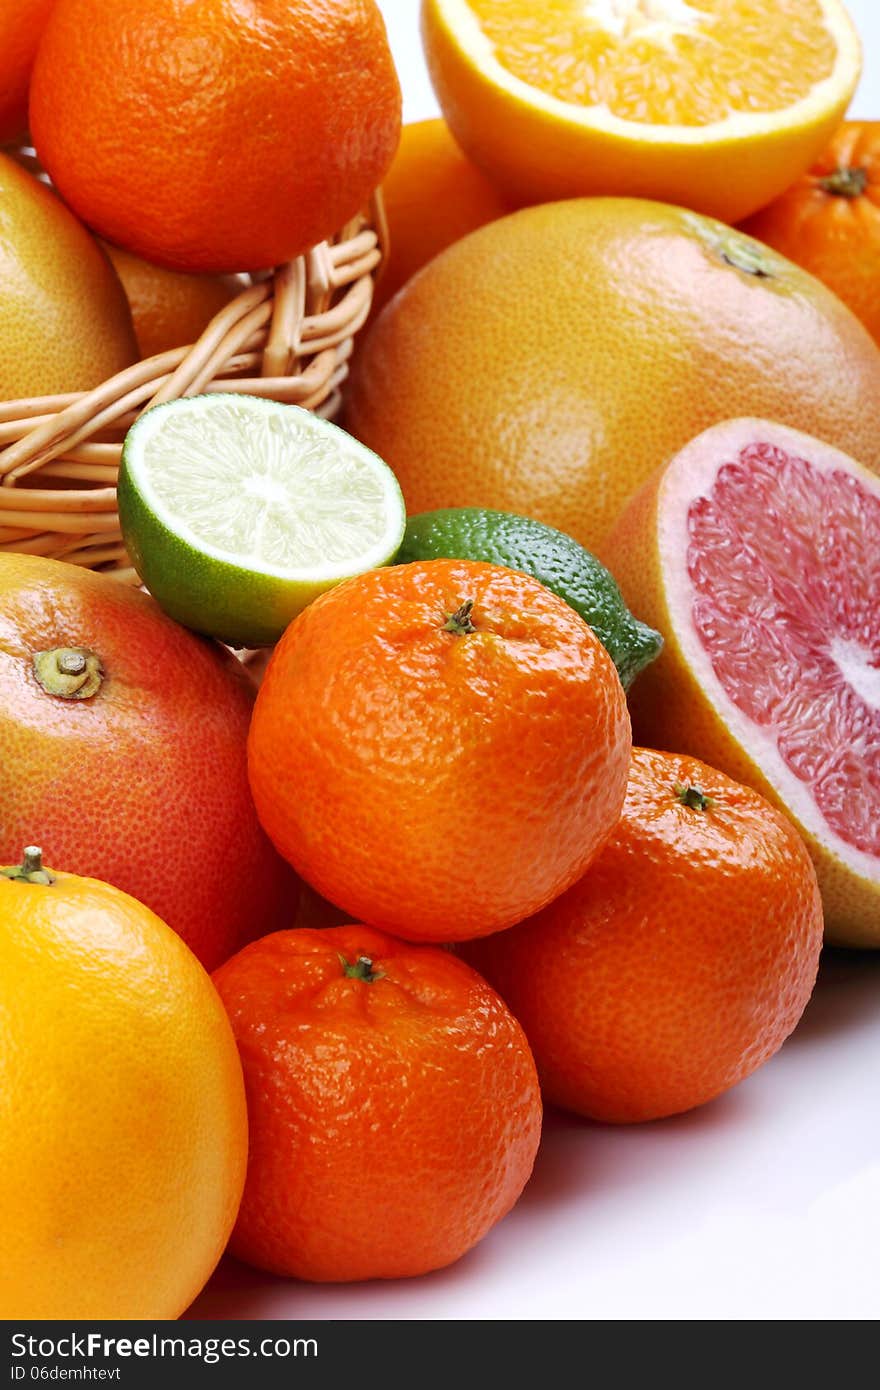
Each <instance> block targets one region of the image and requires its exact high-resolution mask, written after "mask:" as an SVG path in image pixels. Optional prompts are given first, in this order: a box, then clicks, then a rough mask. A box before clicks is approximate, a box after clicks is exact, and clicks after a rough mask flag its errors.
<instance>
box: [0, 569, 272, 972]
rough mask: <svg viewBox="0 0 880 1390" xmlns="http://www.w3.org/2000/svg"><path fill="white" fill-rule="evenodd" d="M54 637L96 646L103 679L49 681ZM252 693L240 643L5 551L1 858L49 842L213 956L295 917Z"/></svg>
mask: <svg viewBox="0 0 880 1390" xmlns="http://www.w3.org/2000/svg"><path fill="white" fill-rule="evenodd" d="M57 647H85V648H87V649H90V650H93V651H95V652H97V653H98V655H99V656H100V658H101V661H102V663H103V667H104V671H105V679H104V682H103V684H102V686H101V688H100V689H99V691H98V692H97V694H95V695H94V696H92V697H91V698H90V699H87V700H81V701H77V700H66V699H62V698H60V697H58V696H56V695H50V694H47V693H46V691H45V690H44V689H43V688H42V686H41V685H40V684H39V683H38V682H37V679H36V677H35V675H34V671H33V662H32V656H33V653H34V652H38V651H51V650H53V649H55V648H57ZM253 699H254V692H253V688H252V686H251V684H250V682H249V680H248V677H247V675H246V674H245V672H244V669H243V668H242V667H241V665H240V663H239V662H237V661H236V660H235V658H234V657H232V656H231V655H230V654H229V653H228V652H226V651H225V650H224V649H222V648H221V647H219V646H217V645H215V644H213V643H210V642H207V641H205V640H203V639H202V638H199V637H195V636H194V635H193V634H192V633H190V632H187V631H186V630H185V629H184V628H181V627H178V625H177V624H176V623H174V622H172V621H171V619H170V618H167V617H166V616H165V615H164V613H162V611H161V610H160V608H159V606H158V605H157V604H156V603H155V602H154V601H153V600H152V599H151V598H148V597H147V596H146V595H145V594H143V593H140V592H139V591H137V590H134V589H129V588H127V587H126V586H124V585H122V584H119V583H118V582H116V581H115V580H112V579H108V578H107V577H106V576H102V575H96V574H92V573H91V572H89V571H87V570H84V569H80V568H78V567H76V566H74V565H64V564H61V563H60V562H58V561H55V560H43V559H39V558H36V557H33V556H28V555H11V554H3V555H0V745H2V748H3V759H2V762H0V863H16V862H17V861H18V860H19V858H20V856H21V849H22V845H25V844H32V843H38V844H40V845H41V846H42V848H43V851H44V855H45V858H46V861H47V863H50V864H53V865H58V866H59V867H61V868H63V869H64V870H66V871H68V872H71V873H78V874H85V875H88V876H89V877H91V878H100V879H103V880H105V881H106V882H108V883H112V884H115V886H116V887H117V888H121V889H123V890H124V891H125V892H127V893H130V894H131V895H132V896H133V897H136V898H138V899H139V900H140V901H141V902H144V903H146V904H147V906H149V907H151V908H152V909H153V911H154V912H156V913H157V914H158V915H159V916H160V917H161V918H162V919H163V921H166V922H167V923H168V924H169V926H171V927H173V928H174V930H175V931H176V932H178V933H179V934H180V936H182V937H183V939H184V940H185V941H186V942H187V944H188V945H189V946H190V947H191V948H192V950H193V951H194V952H195V954H196V955H197V956H198V957H199V959H200V960H201V961H202V963H203V965H205V966H206V968H208V969H212V968H213V967H214V966H215V965H219V963H220V962H221V961H222V960H225V959H226V957H227V956H229V955H231V954H232V952H233V951H235V950H236V949H237V948H238V947H239V946H240V945H242V944H243V943H244V942H245V941H249V940H250V939H251V938H252V937H254V936H258V935H260V934H261V933H262V932H265V931H270V930H272V929H274V928H275V927H277V926H279V925H286V923H287V921H289V920H292V918H293V914H294V913H295V910H296V881H295V879H294V876H293V875H292V874H291V873H290V871H289V870H288V868H287V866H286V865H285V864H284V863H283V862H282V861H281V860H280V859H279V858H278V856H277V855H276V854H275V852H274V850H273V849H272V846H271V845H270V843H269V841H268V840H267V838H266V836H265V835H264V833H263V831H262V830H261V829H260V826H259V823H258V821H257V816H256V812H255V810H254V806H253V802H252V800H251V796H250V792H249V790H248V782H247V771H246V762H245V741H246V737H247V729H248V723H249V720H250V716H251V709H252V706H253ZM288 914H289V916H288Z"/></svg>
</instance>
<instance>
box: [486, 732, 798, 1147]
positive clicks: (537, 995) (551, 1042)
mask: <svg viewBox="0 0 880 1390" xmlns="http://www.w3.org/2000/svg"><path fill="white" fill-rule="evenodd" d="M821 946H822V906H821V902H820V899H819V889H818V886H817V883H816V874H815V871H814V869H813V865H812V863H811V861H810V857H809V855H808V854H807V851H806V848H805V846H804V845H803V843H802V841H801V839H800V837H799V836H798V834H797V832H796V830H795V829H794V826H793V825H792V824H791V822H790V821H788V820H787V818H786V817H785V816H783V815H782V814H781V813H780V812H779V811H777V810H775V808H774V807H772V806H771V805H770V804H769V802H767V801H765V800H764V798H763V797H762V796H760V795H759V794H758V793H757V792H754V791H752V790H750V789H748V788H746V787H743V786H740V785H739V784H738V783H736V782H734V781H732V780H731V779H730V778H729V777H726V776H725V775H724V774H723V773H721V772H717V771H715V769H714V768H711V767H708V766H707V765H706V764H705V763H702V762H698V761H697V760H696V759H695V758H688V757H684V756H680V755H678V754H674V753H658V752H654V751H652V750H649V749H644V748H634V749H633V755H632V767H631V771H630V780H629V787H628V789H627V795H626V802H625V804H624V808H623V813H622V815H621V818H620V822H619V824H618V825H617V827H616V829H615V831H614V833H613V835H612V836H611V838H610V839H609V841H608V843H607V844H606V846H605V848H604V849H603V851H602V853H601V854H600V855H599V857H598V858H597V859H596V861H595V863H594V864H593V865H592V867H591V868H590V869H589V871H588V872H587V873H586V874H585V875H584V877H583V878H582V879H580V881H579V882H578V883H576V884H575V885H574V887H573V888H571V889H570V890H569V891H568V892H567V893H565V894H563V896H562V897H560V898H558V899H557V900H556V901H555V902H554V903H552V904H551V905H550V906H549V907H548V908H546V909H545V910H544V911H543V912H540V913H538V914H537V915H536V916H534V917H532V918H530V919H529V920H528V921H526V922H523V923H522V924H521V925H520V926H517V927H514V929H513V930H512V931H510V932H503V933H501V934H500V935H498V936H493V937H490V938H488V939H487V940H485V941H479V942H472V943H468V945H467V946H466V947H465V948H462V949H463V953H464V954H465V956H466V959H468V960H469V961H471V963H472V964H473V965H475V966H476V967H477V969H478V970H480V971H481V972H482V973H483V974H484V975H485V976H486V978H487V979H488V980H489V981H490V983H491V984H493V985H494V987H495V988H496V989H497V990H498V991H499V993H500V994H501V995H502V997H503V998H504V999H505V1000H506V1001H507V1003H508V1004H509V1005H510V1007H511V1009H513V1011H514V1013H515V1014H516V1016H517V1018H518V1019H519V1020H520V1022H521V1023H522V1025H523V1028H524V1029H525V1032H526V1036H527V1037H528V1039H529V1042H530V1044H531V1046H532V1049H533V1052H534V1055H535V1060H536V1062H537V1064H538V1071H539V1074H540V1076H541V1083H542V1086H543V1089H544V1096H545V1099H547V1100H549V1101H553V1102H554V1103H555V1104H557V1105H561V1106H563V1107H565V1108H566V1109H568V1110H574V1111H576V1112H577V1113H578V1114H581V1115H586V1116H589V1117H590V1118H592V1119H597V1120H607V1121H614V1122H618V1123H631V1122H634V1121H638V1120H652V1119H657V1118H659V1117H661V1116H665V1115H674V1114H676V1113H678V1112H679V1111H683V1110H690V1109H691V1108H692V1107H693V1106H696V1105H702V1104H703V1103H704V1102H705V1101H708V1100H711V1099H712V1098H713V1097H714V1096H717V1095H719V1094H720V1093H721V1092H722V1091H726V1090H727V1089H728V1087H730V1086H733V1085H735V1084H736V1083H737V1082H738V1081H741V1080H742V1079H743V1077H746V1076H748V1075H749V1074H750V1073H751V1072H753V1071H754V1070H755V1068H756V1067H758V1066H760V1065H761V1063H762V1062H765V1061H766V1060H767V1058H768V1057H770V1056H772V1055H773V1053H774V1052H776V1051H777V1049H778V1048H779V1047H781V1045H782V1043H783V1042H784V1041H785V1039H786V1038H787V1037H788V1035H789V1034H790V1033H791V1031H792V1029H793V1028H794V1027H795V1025H796V1024H797V1022H798V1020H799V1018H800V1016H801V1014H802V1013H803V1011H804V1008H805V1006H806V1004H807V1001H808V999H809V997H810V994H811V992H812V989H813V984H814V981H815V978H816V971H817V968H818V963H819V952H820V950H821Z"/></svg>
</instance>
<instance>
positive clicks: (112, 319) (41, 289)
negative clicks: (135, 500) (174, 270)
mask: <svg viewBox="0 0 880 1390" xmlns="http://www.w3.org/2000/svg"><path fill="white" fill-rule="evenodd" d="M136 359H137V343H136V342H135V336H134V329H133V328H132V323H131V314H130V312H129V308H128V301H127V300H126V298H125V291H124V290H123V288H122V286H121V284H120V283H119V279H118V277H117V275H116V272H115V271H114V270H113V267H112V266H111V265H110V262H109V261H108V260H107V257H106V256H105V255H104V253H103V251H102V250H101V248H100V247H99V246H98V244H97V242H96V241H95V240H94V238H93V237H92V236H91V235H90V234H89V232H87V231H86V229H85V227H83V226H82V225H81V223H79V222H78V221H77V219H76V218H75V217H74V215H73V213H72V212H70V211H69V210H68V209H67V208H66V207H65V206H64V204H63V203H62V202H61V201H60V200H59V199H58V198H57V197H56V196H55V194H54V193H52V192H51V191H50V190H49V189H48V188H47V187H46V186H45V185H44V184H42V183H39V182H38V181H37V179H35V178H33V177H32V176H31V175H30V174H28V173H27V172H26V171H25V170H24V169H22V168H20V166H19V165H18V164H16V163H14V162H13V160H11V159H9V158H7V157H6V156H5V155H2V154H0V400H10V399H16V398H17V397H19V396H44V395H53V394H55V393H56V392H62V391H88V390H89V389H90V388H91V387H92V386H97V385H98V384H99V382H101V381H103V379H104V378H105V377H107V376H112V375H113V373H114V372H118V371H121V370H122V368H123V367H127V366H129V364H130V363H132V362H134V361H135V360H136Z"/></svg>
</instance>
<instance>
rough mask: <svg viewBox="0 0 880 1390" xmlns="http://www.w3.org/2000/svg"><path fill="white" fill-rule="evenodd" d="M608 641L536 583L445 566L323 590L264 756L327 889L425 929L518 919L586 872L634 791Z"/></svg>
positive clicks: (504, 573) (262, 774) (377, 917)
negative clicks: (629, 788)
mask: <svg viewBox="0 0 880 1390" xmlns="http://www.w3.org/2000/svg"><path fill="white" fill-rule="evenodd" d="M629 750H630V726H629V715H628V713H627V708H626V699H625V697H624V694H623V687H622V686H621V684H620V681H619V679H618V676H617V672H616V670H615V668H614V665H613V663H612V661H611V658H610V657H609V656H608V654H607V652H606V651H605V649H604V647H603V646H602V644H601V643H600V642H599V640H598V638H596V637H595V636H594V634H593V632H592V631H591V630H590V628H589V627H588V626H587V624H586V623H585V622H584V621H583V619H582V618H580V617H579V616H578V615H577V614H576V613H575V612H574V610H573V609H572V608H570V607H569V606H568V604H567V603H565V602H564V600H563V599H561V598H559V597H557V595H556V594H553V593H551V592H550V590H549V589H545V588H544V586H543V585H542V584H540V583H538V581H537V580H536V579H532V578H530V577H529V576H527V575H524V574H520V573H515V572H514V571H513V570H508V569H502V568H501V567H500V566H496V565H487V564H478V563H474V562H469V561H461V560H433V561H428V562H425V563H415V564H409V565H397V566H394V567H392V568H389V569H380V570H372V571H370V572H368V573H366V574H363V575H360V576H359V577H358V578H356V579H351V580H349V581H347V582H346V583H345V584H341V585H340V586H339V587H338V588H337V589H334V590H333V591H331V592H330V593H328V594H324V595H322V596H321V597H320V598H319V599H317V600H316V601H315V602H314V603H313V604H311V606H310V607H309V608H307V609H305V611H304V612H303V613H301V614H300V616H299V617H298V618H297V619H296V620H295V621H294V622H293V623H292V624H291V625H290V627H289V628H288V629H287V631H286V632H285V634H284V636H283V637H282V638H281V641H280V642H279V643H278V645H277V646H276V648H275V650H274V653H273V655H272V658H271V660H270V662H269V667H268V670H267V671H266V675H265V678H264V680H263V684H262V686H261V687H260V690H259V693H258V695H257V702H256V706H255V708H254V717H253V721H252V723H251V729H250V735H249V739H248V767H249V771H250V778H251V787H252V789H253V793H254V800H255V802H256V806H257V811H258V813H259V816H260V820H261V822H262V824H263V826H264V827H265V829H266V830H267V831H268V833H269V835H270V837H271V838H272V840H273V841H274V843H275V845H276V846H277V847H278V849H279V850H280V851H281V853H282V854H283V855H284V856H285V858H287V859H289V860H290V862H291V863H292V864H293V865H294V866H295V868H296V869H297V870H298V872H299V873H300V874H301V875H302V877H303V878H305V879H306V881H307V882H308V883H310V884H311V885H312V887H313V888H316V889H317V891H318V892H319V893H320V894H322V895H323V896H324V897H325V898H328V899H330V901H331V902H333V903H336V904H337V905H338V906H339V907H341V908H343V909H344V910H345V911H346V912H347V913H349V914H350V915H351V916H352V917H354V918H355V919H356V920H358V921H368V922H370V923H371V924H372V925H374V926H376V927H380V928H382V929H385V930H389V931H394V932H396V934H398V935H400V936H403V937H406V938H408V939H412V940H428V941H452V940H457V939H462V938H466V937H469V936H481V935H483V934H484V933H486V932H491V931H498V930H499V929H500V928H502V927H509V926H511V925H512V923H514V922H517V921H519V920H520V918H522V917H524V916H526V915H527V914H528V913H529V912H533V911H535V910H536V909H537V908H538V907H539V906H543V905H544V903H547V902H549V901H550V899H551V898H554V897H555V896H556V895H557V894H558V893H561V892H562V891H563V889H565V888H567V887H568V886H569V885H570V884H571V883H573V882H574V880H575V879H576V878H578V877H579V876H580V874H581V873H583V871H584V869H585V868H586V866H587V864H588V863H589V862H590V860H591V859H592V858H593V856H594V855H595V854H596V852H597V851H598V849H599V847H600V846H601V845H602V843H603V842H604V840H605V839H606V838H607V836H608V835H609V833H610V831H611V828H612V826H613V825H614V822H615V820H616V819H617V816H618V813H619V811H620V806H621V803H622V801H623V796H624V791H625V788H626V776H627V766H628V762H629Z"/></svg>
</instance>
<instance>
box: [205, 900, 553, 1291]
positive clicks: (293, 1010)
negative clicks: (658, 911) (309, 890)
mask: <svg viewBox="0 0 880 1390" xmlns="http://www.w3.org/2000/svg"><path fill="white" fill-rule="evenodd" d="M214 982H215V984H216V986H217V989H218V990H219V992H220V997H221V998H222V1000H223V1002H224V1004H225V1005H226V1008H227V1011H228V1013H229V1017H230V1019H231V1020H232V1028H233V1032H234V1033H235V1037H236V1040H237V1042H238V1046H239V1050H240V1053H241V1059H242V1065H243V1067H244V1076H245V1088H246V1091H247V1105H248V1118H249V1124H250V1136H251V1141H250V1155H249V1161H248V1171H247V1181H246V1183H245V1190H244V1197H243V1199H242V1204H241V1210H240V1212H239V1216H238V1221H237V1223H236V1226H235V1230H234V1232H233V1236H232V1241H231V1246H230V1248H231V1250H232V1252H233V1254H235V1255H237V1256H238V1257H239V1258H240V1259H243V1260H247V1261H248V1262H249V1263H251V1264H255V1265H257V1266H259V1267H260V1268H262V1269H268V1270H271V1271H272V1272H274V1273H276V1274H289V1275H295V1276H296V1277H297V1278H300V1279H313V1280H320V1281H325V1280H327V1281H339V1280H350V1279H399V1278H403V1277H405V1276H408V1275H415V1274H424V1273H427V1271H428V1270H431V1269H439V1268H441V1267H442V1266H443V1265H448V1264H451V1263H452V1261H453V1260H457V1259H458V1258H459V1257H460V1256H461V1255H464V1254H465V1252H466V1251H468V1250H470V1249H471V1247H472V1246H473V1245H475V1244H476V1243H477V1241H479V1240H482V1238H483V1236H484V1235H486V1233H487V1232H488V1231H489V1230H490V1229H491V1227H492V1226H494V1225H495V1223H496V1222H497V1221H500V1219H501V1218H502V1217H503V1216H505V1215H506V1213H507V1212H508V1211H509V1210H510V1208H511V1207H512V1206H513V1204H514V1202H516V1200H517V1198H518V1197H519V1195H520V1193H521V1191H522V1189H523V1187H524V1186H525V1184H526V1182H527V1181H528V1178H529V1175H530V1173H531V1171H532V1164H533V1162H534V1159H535V1153H536V1151H537V1148H538V1141H539V1139H540V1133H541V1097H540V1090H539V1086H538V1078H537V1074H536V1072H535V1064H534V1062H533V1060H532V1056H531V1053H530V1052H529V1047H528V1043H527V1042H526V1040H525V1037H524V1036H523V1032H522V1029H521V1028H520V1026H519V1024H518V1023H517V1021H516V1019H515V1018H514V1017H513V1015H512V1014H511V1013H509V1012H508V1010H507V1009H506V1008H505V1006H504V1004H503V1003H502V1002H501V1000H500V999H499V998H498V996H497V995H496V994H495V993H494V991H493V990H491V989H490V988H489V986H488V985H487V984H486V983H485V981H484V980H482V979H481V978H480V976H479V975H477V973H476V972H475V971H473V970H471V969H470V967H469V966H467V965H465V964H464V962H463V961H460V960H456V959H455V957H454V956H452V955H450V954H449V952H447V951H441V950H437V949H434V948H432V947H425V946H410V945H404V944H403V943H401V942H399V941H395V940H394V939H393V938H391V937H388V936H384V935H382V934H380V933H379V932H376V931H373V930H371V929H370V928H369V927H362V926H348V927H330V928H328V929H327V930H325V931H307V930H303V931H287V932H276V933H274V934H273V935H272V936H267V937H264V938H263V940H262V941H257V942H254V943H253V945H251V946H248V947H246V948H245V949H244V950H243V951H241V952H239V954H238V955H236V956H233V958H232V960H229V961H227V962H226V964H225V965H223V966H221V968H220V969H219V970H218V971H217V972H216V974H215V976H214Z"/></svg>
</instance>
